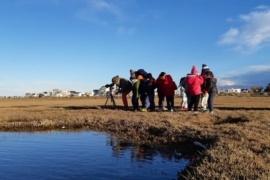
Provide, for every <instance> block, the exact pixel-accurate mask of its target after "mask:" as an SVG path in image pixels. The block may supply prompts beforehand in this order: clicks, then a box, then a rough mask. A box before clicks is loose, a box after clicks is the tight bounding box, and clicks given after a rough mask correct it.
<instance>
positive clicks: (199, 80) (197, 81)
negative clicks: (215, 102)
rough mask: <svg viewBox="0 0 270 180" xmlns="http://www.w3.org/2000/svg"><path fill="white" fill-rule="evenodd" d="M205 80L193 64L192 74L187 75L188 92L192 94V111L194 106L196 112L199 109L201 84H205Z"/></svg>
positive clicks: (190, 108)
mask: <svg viewBox="0 0 270 180" xmlns="http://www.w3.org/2000/svg"><path fill="white" fill-rule="evenodd" d="M203 81H204V80H203V77H202V76H201V75H199V71H198V70H197V68H196V67H195V66H192V69H191V74H189V75H188V76H187V80H186V82H187V86H188V93H189V95H190V102H189V104H188V111H191V110H192V108H193V110H194V112H197V111H198V105H199V101H200V96H201V94H202V89H201V85H202V84H203ZM193 106H194V107H193Z"/></svg>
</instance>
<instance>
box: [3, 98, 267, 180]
mask: <svg viewBox="0 0 270 180" xmlns="http://www.w3.org/2000/svg"><path fill="white" fill-rule="evenodd" d="M115 101H116V104H117V105H118V106H117V107H118V108H117V109H115V108H114V107H113V106H112V103H111V101H110V100H109V101H108V102H107V106H104V104H105V102H106V97H91V98H29V99H0V131H49V130H86V129H89V130H97V131H106V132H109V133H114V134H116V135H118V136H119V137H121V138H122V139H125V140H129V141H134V142H137V143H146V144H162V145H172V144H173V145H175V146H177V145H178V144H180V143H182V142H187V143H192V142H194V141H197V142H200V143H202V144H204V145H208V146H207V147H208V149H207V150H205V151H202V152H201V155H200V157H199V158H197V160H196V161H195V162H193V163H192V164H191V165H190V167H189V168H187V170H186V171H184V172H182V174H181V175H180V176H179V177H180V179H270V97H248V96H243V97H240V96H217V97H216V99H215V109H214V114H210V113H199V114H194V113H192V112H187V111H180V110H178V108H179V105H180V98H179V97H175V104H176V111H175V112H173V113H172V112H133V111H131V110H130V111H124V110H122V109H121V107H122V102H121V99H120V98H115ZM156 102H157V101H156ZM129 103H130V99H129ZM130 105H131V104H130ZM130 108H131V107H130Z"/></svg>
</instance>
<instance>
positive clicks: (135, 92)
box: [131, 74, 142, 112]
mask: <svg viewBox="0 0 270 180" xmlns="http://www.w3.org/2000/svg"><path fill="white" fill-rule="evenodd" d="M140 79H142V76H139V75H137V74H136V79H133V80H132V82H133V86H132V98H131V102H132V106H133V111H135V112H136V111H138V110H139V97H140V93H139V87H140Z"/></svg>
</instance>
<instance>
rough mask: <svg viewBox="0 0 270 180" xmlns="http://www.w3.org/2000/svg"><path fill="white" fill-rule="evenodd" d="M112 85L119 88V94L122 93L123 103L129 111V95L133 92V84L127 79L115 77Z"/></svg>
mask: <svg viewBox="0 0 270 180" xmlns="http://www.w3.org/2000/svg"><path fill="white" fill-rule="evenodd" d="M112 83H113V84H115V85H116V86H117V90H118V91H117V93H122V101H123V104H124V108H125V109H126V110H128V101H127V95H128V94H129V93H130V91H131V90H132V83H131V82H130V81H129V80H127V79H125V78H120V77H119V76H115V77H113V78H112Z"/></svg>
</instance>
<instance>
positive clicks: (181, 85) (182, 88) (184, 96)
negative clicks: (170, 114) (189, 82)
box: [179, 77, 188, 110]
mask: <svg viewBox="0 0 270 180" xmlns="http://www.w3.org/2000/svg"><path fill="white" fill-rule="evenodd" d="M185 84H186V77H182V78H181V79H180V83H179V90H180V98H181V103H180V110H185V109H187V106H188V103H187V102H188V100H187V94H186V89H185Z"/></svg>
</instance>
